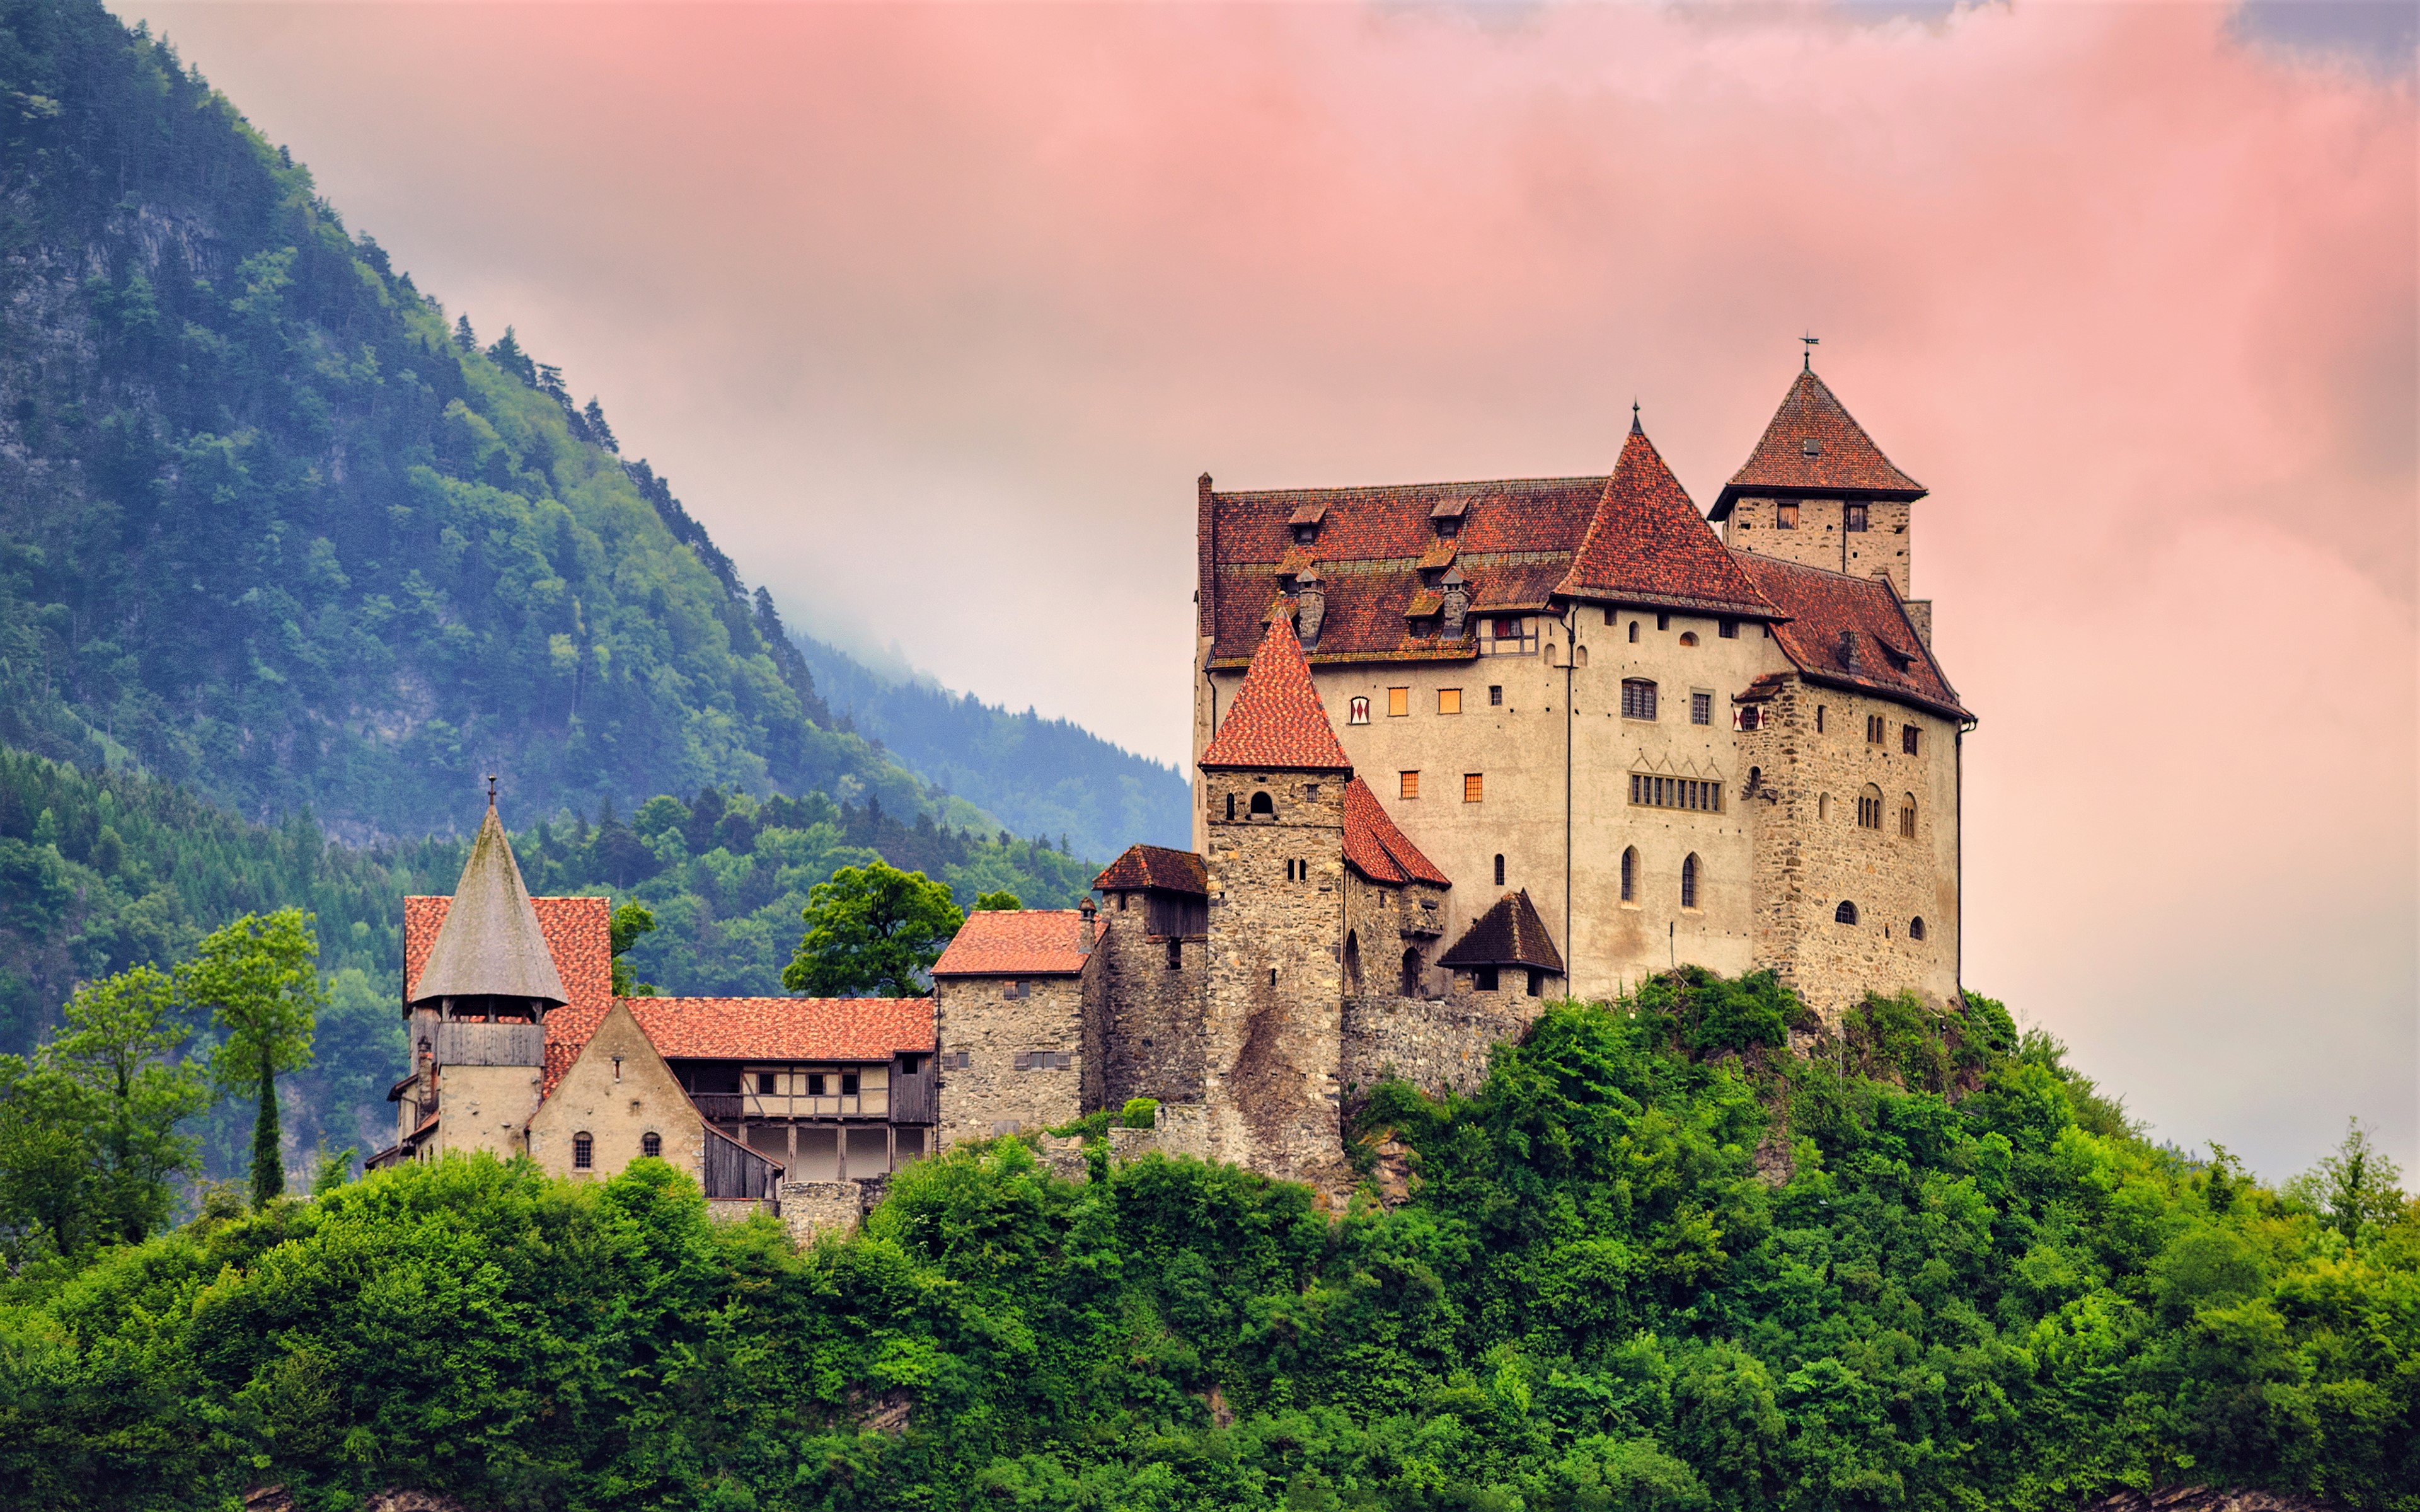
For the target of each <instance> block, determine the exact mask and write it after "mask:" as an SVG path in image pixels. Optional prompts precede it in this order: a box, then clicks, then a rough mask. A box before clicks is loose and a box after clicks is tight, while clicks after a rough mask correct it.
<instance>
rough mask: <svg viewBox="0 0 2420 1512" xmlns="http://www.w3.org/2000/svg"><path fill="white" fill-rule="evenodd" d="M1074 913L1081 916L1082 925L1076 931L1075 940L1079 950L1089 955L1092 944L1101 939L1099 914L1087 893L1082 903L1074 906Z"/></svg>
mask: <svg viewBox="0 0 2420 1512" xmlns="http://www.w3.org/2000/svg"><path fill="white" fill-rule="evenodd" d="M1076 912H1078V914H1081V915H1082V916H1083V924H1082V925H1081V927H1080V928H1078V931H1077V933H1076V938H1077V939H1078V941H1079V942H1080V945H1079V949H1082V950H1083V952H1084V953H1085V954H1086V955H1090V954H1092V953H1093V945H1094V941H1096V940H1098V939H1099V938H1100V937H1101V918H1100V914H1099V912H1098V911H1097V910H1096V909H1095V908H1094V905H1093V899H1092V895H1091V894H1089V893H1087V894H1086V895H1085V897H1084V901H1083V902H1082V903H1078V904H1077V905H1076Z"/></svg>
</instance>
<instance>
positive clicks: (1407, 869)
mask: <svg viewBox="0 0 2420 1512" xmlns="http://www.w3.org/2000/svg"><path fill="white" fill-rule="evenodd" d="M1344 859H1345V860H1346V861H1347V862H1349V863H1350V864H1351V865H1352V867H1353V869H1354V870H1355V871H1357V872H1360V873H1361V874H1362V875H1363V876H1365V877H1367V878H1369V879H1370V880H1371V881H1373V882H1384V883H1393V884H1397V885H1400V884H1403V883H1405V882H1426V883H1429V884H1431V885H1432V886H1435V887H1452V886H1453V881H1452V879H1451V878H1450V877H1448V876H1447V875H1446V874H1445V873H1444V872H1441V871H1439V870H1437V866H1436V863H1435V862H1434V861H1431V860H1430V859H1429V858H1428V857H1427V856H1424V855H1422V854H1421V852H1420V848H1419V846H1417V845H1415V844H1413V843H1412V841H1411V839H1410V837H1408V836H1406V835H1405V834H1404V832H1403V831H1402V830H1401V829H1399V828H1397V827H1396V825H1395V821H1394V818H1393V817H1392V816H1391V815H1389V814H1388V812H1387V806H1386V805H1385V804H1384V803H1381V802H1380V801H1379V800H1378V795H1377V794H1375V793H1373V792H1372V791H1371V790H1370V784H1369V783H1367V782H1364V781H1362V780H1361V779H1359V778H1354V779H1350V780H1349V781H1347V782H1346V783H1345V784H1344Z"/></svg>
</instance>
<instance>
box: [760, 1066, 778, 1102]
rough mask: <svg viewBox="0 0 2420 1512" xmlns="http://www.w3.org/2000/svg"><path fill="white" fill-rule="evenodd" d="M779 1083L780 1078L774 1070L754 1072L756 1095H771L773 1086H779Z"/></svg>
mask: <svg viewBox="0 0 2420 1512" xmlns="http://www.w3.org/2000/svg"><path fill="white" fill-rule="evenodd" d="M781 1083H782V1078H781V1077H780V1076H779V1075H778V1074H776V1073H775V1072H769V1071H760V1072H757V1073H756V1095H757V1096H758V1097H771V1096H772V1095H773V1092H774V1088H778V1087H779V1086H781Z"/></svg>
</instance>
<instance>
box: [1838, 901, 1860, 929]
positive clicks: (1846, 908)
mask: <svg viewBox="0 0 2420 1512" xmlns="http://www.w3.org/2000/svg"><path fill="white" fill-rule="evenodd" d="M1856 921H1857V905H1856V904H1855V903H1851V902H1849V900H1847V899H1846V898H1843V899H1841V900H1840V906H1839V907H1838V908H1835V909H1833V910H1832V922H1833V923H1835V924H1854V923H1855V922H1856Z"/></svg>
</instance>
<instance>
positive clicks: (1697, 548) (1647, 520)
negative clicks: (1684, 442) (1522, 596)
mask: <svg viewBox="0 0 2420 1512" xmlns="http://www.w3.org/2000/svg"><path fill="white" fill-rule="evenodd" d="M1556 592H1557V593H1559V594H1567V595H1570V596H1572V597H1577V598H1597V599H1606V598H1610V599H1614V600H1617V601H1619V602H1625V603H1648V604H1671V605H1679V606H1685V607H1704V608H1708V609H1728V610H1730V611H1731V612H1733V613H1736V614H1741V615H1744V616H1746V617H1750V618H1757V619H1770V618H1772V617H1774V616H1775V615H1776V613H1777V611H1776V609H1775V608H1774V606H1773V604H1772V602H1771V601H1770V600H1769V599H1767V598H1766V597H1765V596H1764V594H1761V593H1760V592H1758V591H1757V587H1756V584H1755V583H1754V582H1752V581H1751V580H1750V579H1748V576H1747V575H1746V574H1745V572H1743V571H1741V570H1740V567H1739V565H1738V563H1735V562H1733V561H1732V560H1731V558H1730V553H1728V552H1727V551H1726V550H1725V549H1724V548H1723V544H1722V542H1721V541H1720V540H1719V539H1717V538H1716V537H1715V535H1714V530H1713V528H1712V527H1710V526H1709V525H1707V523H1706V519H1705V517H1704V516H1702V515H1700V514H1699V513H1698V506H1697V505H1696V504H1694V503H1692V502H1690V501H1689V494H1688V490H1686V489H1685V488H1683V487H1682V486H1681V480H1680V479H1678V478H1676V477H1674V476H1673V475H1672V470H1671V469H1670V468H1669V467H1668V466H1666V465H1665V462H1664V457H1663V454H1661V453H1659V452H1658V451H1656V449H1655V443H1654V442H1653V441H1652V440H1648V439H1647V433H1646V431H1645V430H1643V429H1641V428H1640V427H1639V425H1638V424H1637V421H1636V420H1634V421H1633V422H1632V423H1631V429H1630V434H1629V435H1628V436H1625V437H1624V438H1622V442H1621V459H1620V461H1618V462H1617V463H1616V464H1615V466H1614V470H1613V475H1612V476H1611V477H1609V478H1607V479H1606V484H1605V493H1604V495H1603V497H1602V498H1600V499H1599V500H1598V501H1597V507H1596V513H1595V515H1594V516H1593V517H1591V518H1590V520H1589V527H1588V533H1587V534H1585V535H1583V536H1582V537H1581V538H1580V545H1579V549H1578V550H1577V551H1575V552H1574V553H1573V555H1572V564H1571V569H1570V571H1568V572H1567V573H1565V574H1564V575H1563V580H1562V582H1561V583H1559V585H1557V588H1556Z"/></svg>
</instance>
